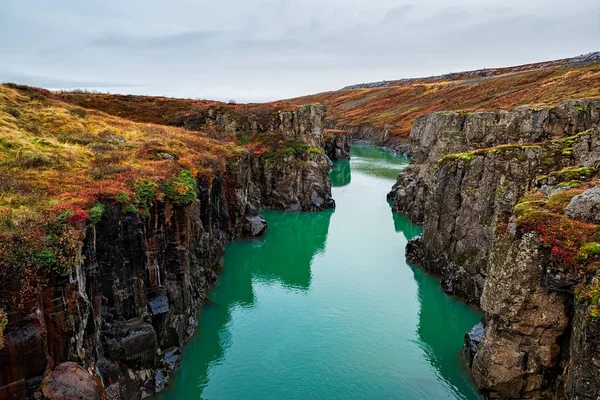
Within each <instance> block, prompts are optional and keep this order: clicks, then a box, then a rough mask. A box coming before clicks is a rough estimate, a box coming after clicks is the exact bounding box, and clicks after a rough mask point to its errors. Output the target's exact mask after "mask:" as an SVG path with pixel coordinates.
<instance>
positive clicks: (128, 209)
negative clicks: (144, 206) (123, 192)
mask: <svg viewBox="0 0 600 400" xmlns="http://www.w3.org/2000/svg"><path fill="white" fill-rule="evenodd" d="M123 212H124V213H130V214H137V213H138V209H137V207H136V206H135V205H133V204H127V205H126V206H124V207H123Z"/></svg>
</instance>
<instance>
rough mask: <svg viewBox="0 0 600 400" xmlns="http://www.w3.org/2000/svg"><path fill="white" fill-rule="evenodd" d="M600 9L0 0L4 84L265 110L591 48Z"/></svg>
mask: <svg viewBox="0 0 600 400" xmlns="http://www.w3.org/2000/svg"><path fill="white" fill-rule="evenodd" d="M599 21H600V2H599V0H577V1H571V0H454V1H447V0H419V1H414V2H412V1H403V0H395V1H394V0H264V1H258V0H229V1H228V0H168V1H165V0H129V1H128V0H0V81H17V82H20V83H26V84H31V85H36V86H43V87H48V88H79V87H86V88H96V89H98V90H102V91H110V92H112V93H135V94H150V95H167V96H179V97H192V98H210V99H217V100H229V99H235V100H236V101H240V102H241V101H244V102H247V101H267V100H275V99H281V98H289V97H293V96H299V95H304V94H310V93H316V92H322V91H327V90H335V89H338V88H340V87H343V86H346V85H350V84H354V83H361V82H369V81H377V80H384V79H399V78H406V77H417V76H428V75H434V74H441V73H446V72H453V71H461V70H468V69H476V68H483V67H498V66H509V65H515V64H522V63H528V62H535V61H544V60H549V59H555V58H564V57H569V56H575V55H579V54H582V53H588V52H590V51H595V50H600V22H599Z"/></svg>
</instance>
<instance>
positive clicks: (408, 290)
mask: <svg viewBox="0 0 600 400" xmlns="http://www.w3.org/2000/svg"><path fill="white" fill-rule="evenodd" d="M407 164H408V160H407V159H406V158H403V157H399V156H394V155H392V154H390V153H389V152H388V151H386V150H383V149H380V148H376V147H369V146H353V148H352V160H351V161H346V162H338V163H337V168H336V169H335V170H333V171H332V173H331V177H332V182H333V185H334V189H333V196H334V198H335V200H336V203H337V208H336V210H335V211H326V212H319V213H284V212H264V213H263V215H264V216H265V218H266V219H267V221H268V223H269V230H268V233H267V234H266V236H264V237H262V238H260V239H256V240H250V241H237V242H234V243H230V244H229V245H228V246H227V249H226V256H225V264H224V269H225V272H224V273H223V275H222V276H221V281H220V283H219V286H218V287H217V288H216V289H215V290H214V291H213V292H212V294H211V300H212V302H213V304H211V305H207V306H205V307H203V309H202V313H201V316H200V327H199V330H198V333H197V335H196V336H195V338H194V339H193V340H192V341H191V343H190V344H189V345H188V346H187V347H186V348H185V351H184V352H183V361H182V366H181V368H180V369H179V370H178V371H177V372H176V374H175V376H174V377H173V379H172V382H171V388H170V389H169V390H168V391H167V393H166V394H165V395H164V396H163V397H164V398H168V399H211V400H228V399H236V400H237V399H285V400H293V399H303V400H304V399H479V398H480V396H479V395H478V394H477V391H476V389H475V388H474V385H473V383H472V382H471V380H470V379H469V377H468V375H467V373H466V372H465V370H464V369H463V367H462V364H461V360H460V348H461V345H462V340H463V335H464V333H465V332H466V331H467V330H468V329H469V328H471V327H472V326H473V325H474V324H475V323H477V322H478V320H479V318H480V316H479V315H478V314H477V313H476V312H474V311H473V310H471V309H470V308H468V307H467V306H465V305H464V304H462V303H460V302H458V301H457V300H455V299H453V298H450V297H449V296H447V295H445V294H444V293H442V291H441V290H440V286H439V282H438V281H437V279H436V278H434V277H431V276H428V275H426V274H425V273H423V272H422V271H421V270H420V269H419V268H417V267H413V266H410V265H408V264H407V263H406V261H405V255H404V246H405V245H406V242H407V240H408V239H410V238H411V237H412V236H414V235H416V234H418V233H419V232H420V228H418V227H416V226H414V225H411V224H410V223H409V222H408V221H407V220H406V219H405V218H404V217H403V216H400V215H392V213H391V211H390V207H389V205H388V203H387V202H386V200H385V195H386V193H387V192H388V191H389V189H390V187H391V185H392V184H393V182H394V179H395V178H396V176H397V175H398V171H399V170H401V169H402V168H404V167H405V166H406V165H407Z"/></svg>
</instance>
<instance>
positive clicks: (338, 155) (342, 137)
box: [325, 129, 350, 161]
mask: <svg viewBox="0 0 600 400" xmlns="http://www.w3.org/2000/svg"><path fill="white" fill-rule="evenodd" d="M325 155H326V156H327V157H329V159H330V160H332V161H338V160H349V159H350V132H348V131H344V130H336V129H326V130H325Z"/></svg>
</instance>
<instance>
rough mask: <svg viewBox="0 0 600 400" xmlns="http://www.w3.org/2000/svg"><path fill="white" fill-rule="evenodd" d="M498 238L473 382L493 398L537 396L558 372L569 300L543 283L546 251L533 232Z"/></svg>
mask: <svg viewBox="0 0 600 400" xmlns="http://www.w3.org/2000/svg"><path fill="white" fill-rule="evenodd" d="M506 236H507V237H503V238H498V242H497V243H496V245H495V248H494V253H493V255H492V257H491V260H492V261H491V262H490V266H489V268H488V277H487V280H486V283H485V289H484V291H483V295H482V297H481V308H482V310H483V311H484V313H485V318H486V327H485V335H484V338H483V340H482V342H481V344H480V346H479V349H478V351H477V353H476V355H475V358H474V360H473V366H472V372H473V378H474V379H475V383H476V384H477V386H478V387H480V388H481V389H482V390H483V391H484V393H485V394H486V395H488V396H489V397H491V398H497V397H500V398H519V399H524V398H536V397H538V396H540V395H541V394H542V392H543V391H544V390H545V389H547V388H548V387H549V385H550V383H551V382H552V381H553V380H554V379H555V378H556V376H557V375H558V374H559V372H560V369H559V367H560V365H559V361H560V357H559V356H560V353H561V345H562V344H563V343H562V337H563V335H564V334H565V331H566V330H567V328H568V326H569V319H570V299H569V296H568V295H567V294H565V293H561V292H555V291H551V290H549V289H548V288H546V287H544V286H543V284H542V275H543V273H544V266H545V265H547V263H548V260H547V259H546V258H547V254H546V253H547V252H545V251H544V250H542V249H541V247H540V243H539V241H538V238H537V236H536V235H535V234H527V235H524V236H523V237H522V238H516V237H515V235H514V232H511V233H507V234H506Z"/></svg>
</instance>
